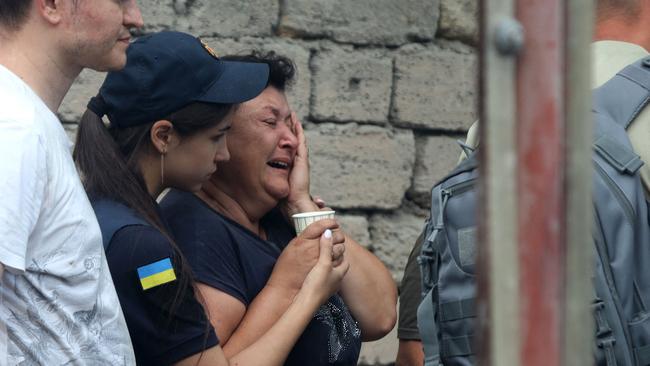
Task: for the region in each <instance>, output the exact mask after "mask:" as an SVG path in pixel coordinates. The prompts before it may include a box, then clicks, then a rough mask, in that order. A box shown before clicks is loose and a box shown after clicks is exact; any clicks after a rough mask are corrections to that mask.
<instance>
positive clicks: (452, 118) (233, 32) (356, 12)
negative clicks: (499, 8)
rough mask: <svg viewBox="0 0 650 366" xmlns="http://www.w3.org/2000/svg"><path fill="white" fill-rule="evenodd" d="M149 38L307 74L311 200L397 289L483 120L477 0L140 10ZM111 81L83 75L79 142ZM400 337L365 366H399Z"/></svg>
mask: <svg viewBox="0 0 650 366" xmlns="http://www.w3.org/2000/svg"><path fill="white" fill-rule="evenodd" d="M139 4H140V6H141V9H142V12H143V17H144V20H145V24H146V25H145V27H144V29H143V30H141V31H140V33H142V34H148V33H151V32H156V31H160V30H180V31H185V32H188V33H192V34H194V35H197V36H201V37H202V38H204V39H205V40H206V41H207V42H208V43H209V44H210V45H211V46H212V47H213V48H214V49H215V50H216V51H217V53H218V54H220V55H225V54H230V53H243V52H246V51H250V50H254V49H257V50H274V51H276V52H277V53H280V54H284V55H286V56H289V57H291V58H292V59H293V60H294V62H295V63H296V65H297V67H298V76H297V80H296V82H295V84H294V86H293V88H292V89H291V90H290V91H289V100H290V102H291V105H292V107H293V108H294V109H295V110H296V111H297V112H298V115H299V116H300V118H301V119H302V121H303V123H304V124H305V129H306V133H307V137H308V143H309V149H310V154H311V155H310V161H311V167H312V172H311V179H312V193H313V194H314V195H319V196H321V197H323V199H324V200H325V201H326V202H327V204H328V205H329V206H331V207H333V208H335V209H336V210H337V214H338V217H339V218H340V221H341V222H342V225H343V227H344V228H345V229H346V230H347V231H348V232H349V233H351V234H352V236H353V237H355V238H356V239H357V240H358V241H359V242H361V243H362V244H364V245H366V246H367V248H368V249H369V250H371V251H372V252H374V253H375V254H376V255H377V256H378V257H379V258H380V259H382V260H383V261H384V263H386V265H387V266H388V268H389V269H390V270H391V271H392V273H393V277H394V279H395V280H396V281H400V280H401V277H402V271H403V268H404V265H405V262H406V259H407V257H408V254H409V252H410V250H411V247H412V244H413V242H414V241H415V239H416V238H417V236H418V234H419V231H420V230H421V228H422V225H423V222H424V220H425V218H426V215H427V208H428V206H429V200H430V197H429V190H430V188H431V186H432V184H433V183H434V182H436V181H437V180H438V179H440V178H442V177H443V176H444V175H445V174H446V173H447V172H448V171H449V170H450V169H451V168H452V167H453V166H454V165H455V164H456V161H457V159H458V156H459V154H460V151H461V150H460V148H459V147H458V145H457V144H456V142H455V141H456V140H457V139H460V138H463V136H464V133H465V131H466V130H467V128H468V127H469V126H470V125H471V123H472V122H473V121H474V120H475V119H476V118H477V112H476V110H477V108H476V107H477V105H476V104H477V102H476V98H477V87H476V82H477V54H476V47H475V46H476V43H477V22H476V19H475V18H476V11H477V0H246V1H231V0H139ZM103 77H104V75H103V74H101V73H97V72H92V71H84V72H83V73H82V74H81V75H80V77H79V79H78V80H77V81H76V83H75V84H74V85H73V87H72V89H71V91H70V93H69V94H68V96H67V97H66V99H65V100H64V103H63V105H62V107H61V109H60V113H59V114H60V118H61V120H62V121H63V122H64V124H65V128H66V130H67V131H68V132H69V134H70V136H74V134H75V131H76V124H77V122H78V120H79V118H80V117H81V114H82V113H83V111H84V110H85V105H86V103H87V101H88V99H89V98H90V97H91V96H92V95H94V94H95V93H96V92H97V90H98V88H99V85H100V84H101V82H102V80H103ZM395 352H396V339H395V335H394V334H391V335H389V336H387V337H386V338H385V339H384V340H382V341H379V342H375V344H368V345H366V346H364V351H363V354H362V358H361V361H360V364H363V365H389V364H392V362H393V361H394V358H395Z"/></svg>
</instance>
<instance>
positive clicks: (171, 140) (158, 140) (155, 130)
mask: <svg viewBox="0 0 650 366" xmlns="http://www.w3.org/2000/svg"><path fill="white" fill-rule="evenodd" d="M149 138H151V143H152V144H153V146H154V148H155V149H156V150H157V151H158V153H160V154H166V153H167V150H168V149H169V148H170V147H174V146H176V145H177V144H178V137H177V134H176V131H174V125H173V124H172V123H171V122H170V121H168V120H166V119H162V120H160V121H156V123H154V124H153V126H151V132H150V133H149Z"/></svg>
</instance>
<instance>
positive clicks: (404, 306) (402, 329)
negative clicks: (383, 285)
mask: <svg viewBox="0 0 650 366" xmlns="http://www.w3.org/2000/svg"><path fill="white" fill-rule="evenodd" d="M423 239H424V232H423V233H422V234H420V237H418V239H417V240H416V241H415V245H414V246H413V249H412V250H411V254H410V255H409V259H408V262H406V268H404V277H403V278H402V284H401V285H400V294H399V299H400V302H399V321H398V323H397V338H399V339H403V340H419V339H420V333H419V332H418V320H417V313H418V306H419V305H420V302H421V300H422V293H421V292H422V290H421V287H422V285H421V283H420V266H419V265H418V261H417V257H418V255H420V250H422V241H423Z"/></svg>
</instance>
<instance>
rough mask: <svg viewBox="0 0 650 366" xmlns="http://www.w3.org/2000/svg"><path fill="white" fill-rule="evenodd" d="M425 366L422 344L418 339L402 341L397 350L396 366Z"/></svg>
mask: <svg viewBox="0 0 650 366" xmlns="http://www.w3.org/2000/svg"><path fill="white" fill-rule="evenodd" d="M422 365H424V352H423V351H422V342H420V341H419V340H416V339H400V340H399V348H397V359H396V360H395V366H422Z"/></svg>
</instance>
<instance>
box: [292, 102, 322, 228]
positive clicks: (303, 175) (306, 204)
mask: <svg viewBox="0 0 650 366" xmlns="http://www.w3.org/2000/svg"><path fill="white" fill-rule="evenodd" d="M291 120H292V122H293V123H292V124H293V126H294V132H295V134H296V137H297V138H298V148H297V149H296V156H295V157H294V159H293V166H292V168H291V174H290V175H289V195H288V196H287V198H286V200H285V205H286V211H287V214H288V216H289V217H290V216H291V215H293V214H296V213H300V212H308V211H318V206H317V204H316V203H314V202H313V201H312V199H311V196H310V195H309V154H308V151H307V140H306V138H305V131H304V130H303V129H302V124H301V123H300V121H299V120H298V117H297V116H296V112H292V113H291Z"/></svg>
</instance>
